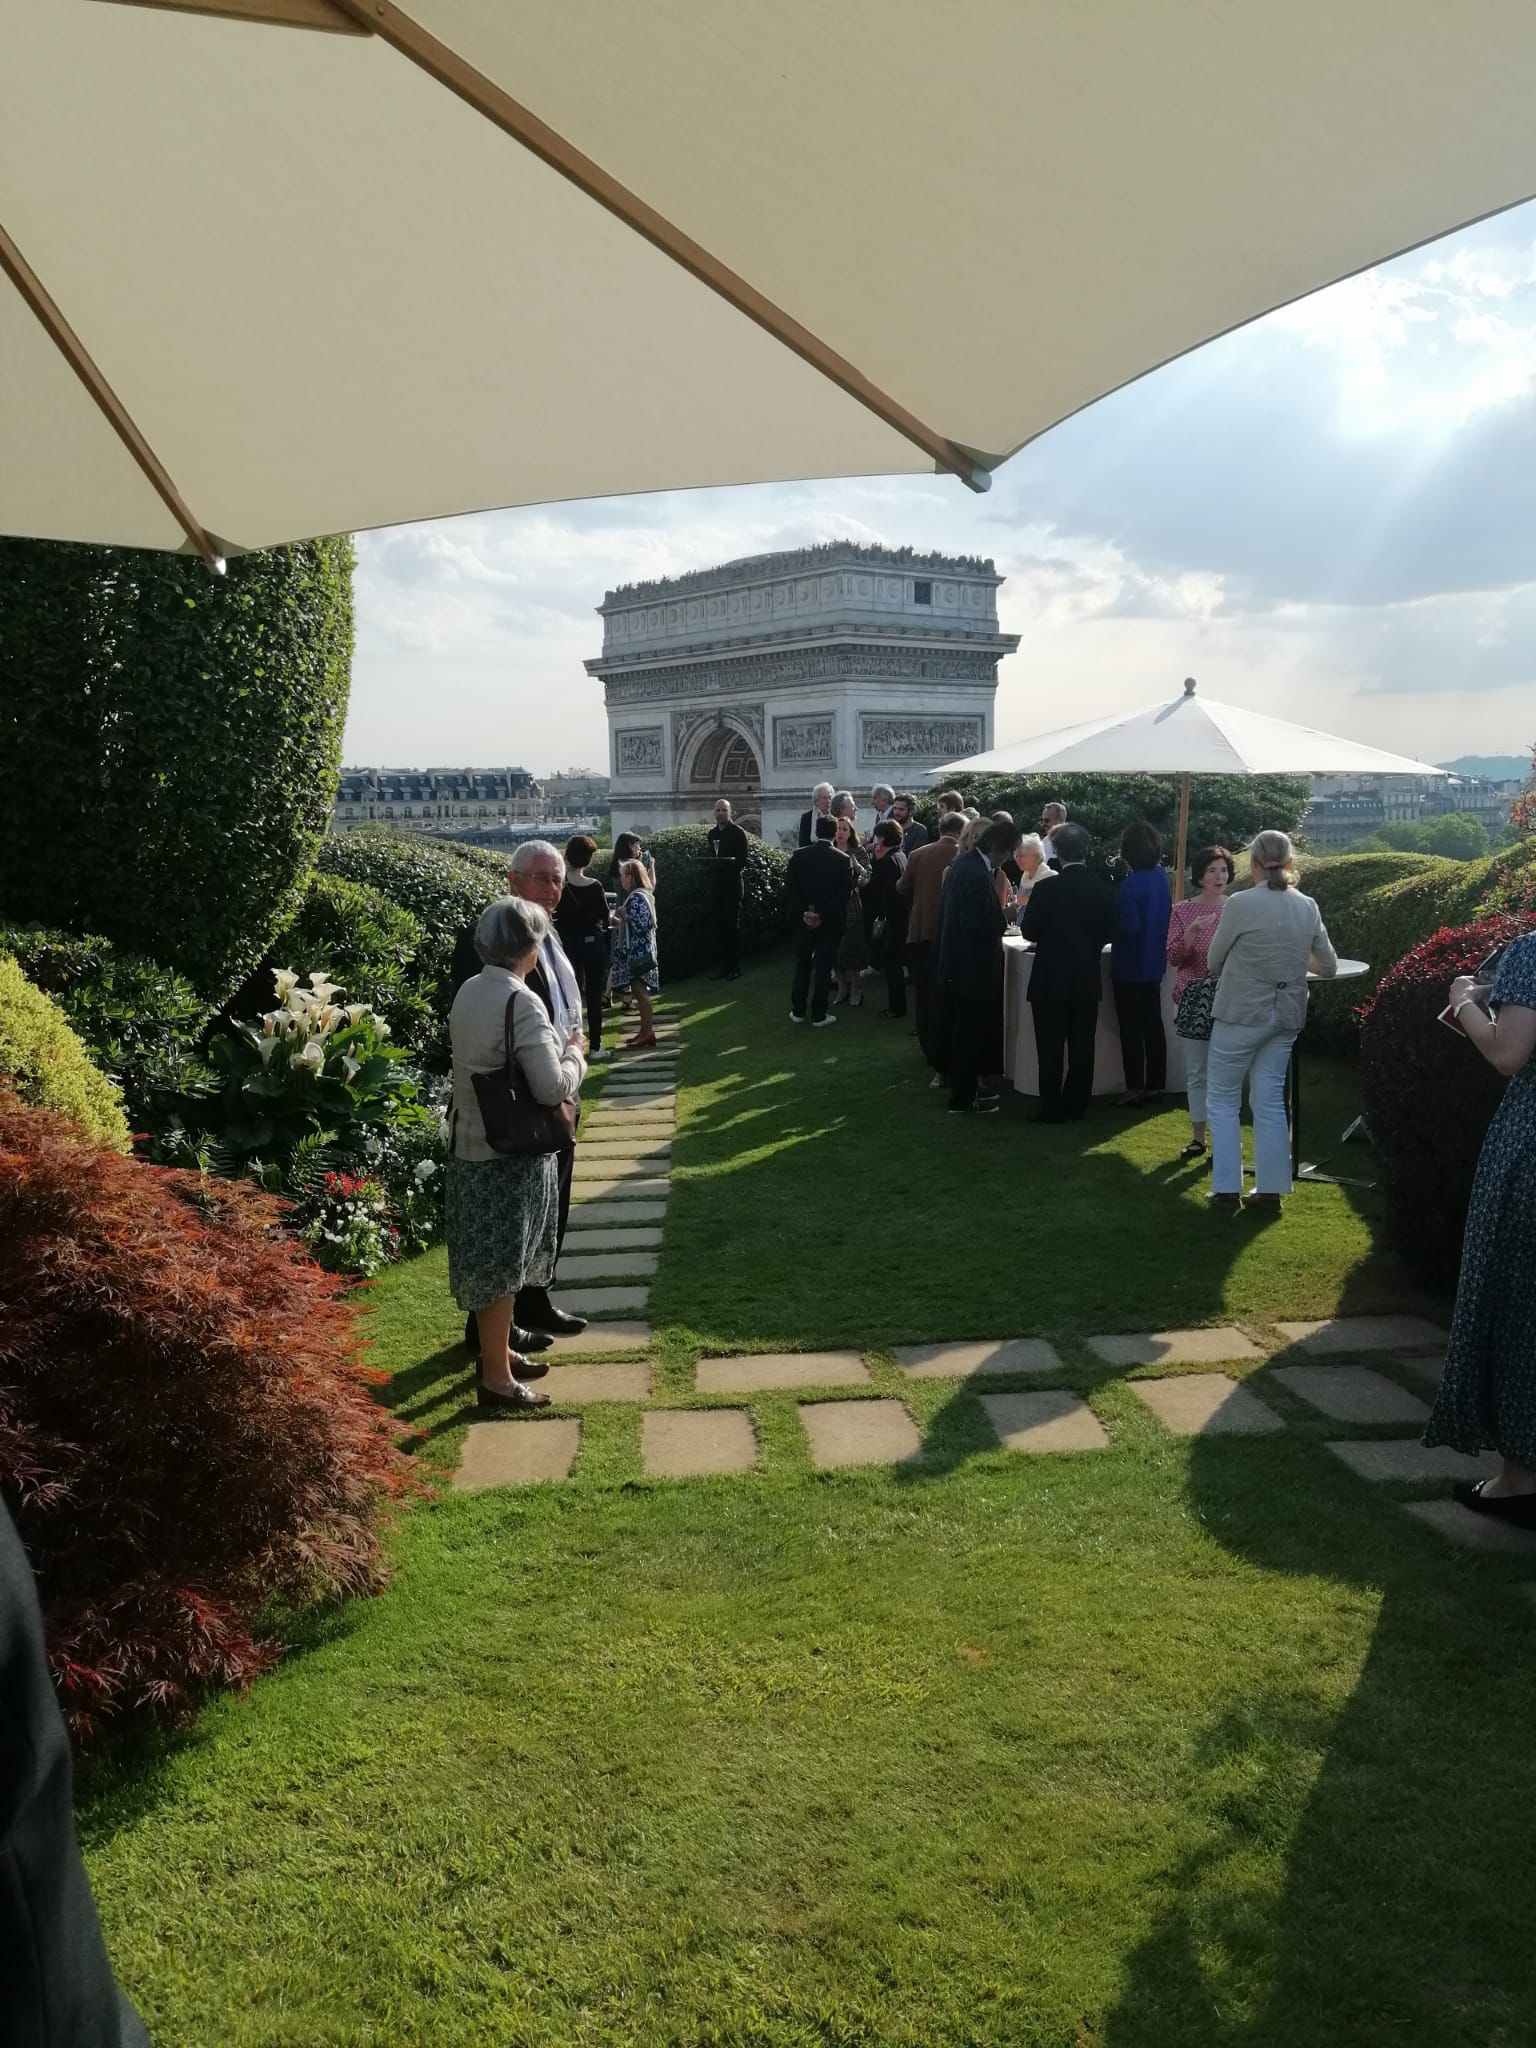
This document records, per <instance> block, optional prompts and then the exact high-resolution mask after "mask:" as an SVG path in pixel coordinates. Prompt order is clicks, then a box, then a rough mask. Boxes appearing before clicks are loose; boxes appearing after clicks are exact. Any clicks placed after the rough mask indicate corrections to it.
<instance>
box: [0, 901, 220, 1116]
mask: <svg viewBox="0 0 1536 2048" xmlns="http://www.w3.org/2000/svg"><path fill="white" fill-rule="evenodd" d="M0 953H8V954H10V955H11V957H12V958H13V959H15V960H16V961H17V963H18V964H19V966H20V968H21V971H22V973H23V974H25V976H26V977H27V979H28V981H30V982H31V983H32V985H33V987H34V988H40V989H41V990H42V991H43V993H44V994H45V995H48V996H51V997H52V998H53V1000H54V1001H55V1002H56V1003H57V1004H58V1006H59V1008H60V1009H61V1010H62V1011H63V1012H64V1015H65V1016H66V1017H67V1018H68V1020H69V1023H70V1025H71V1027H72V1028H73V1029H74V1030H75V1031H76V1032H78V1033H79V1035H80V1037H81V1039H82V1040H83V1041H84V1044H85V1049H86V1051H87V1053H88V1054H89V1055H90V1057H91V1059H92V1060H93V1061H94V1062H95V1064H96V1066H97V1067H99V1068H100V1070H101V1071H102V1073H104V1074H105V1075H106V1076H107V1077H108V1079H109V1080H111V1081H114V1082H116V1084H117V1086H118V1087H119V1088H120V1089H121V1090H122V1092H123V1098H124V1101H125V1102H126V1104H127V1108H128V1115H129V1116H130V1118H131V1119H132V1122H133V1128H134V1129H135V1130H160V1129H162V1128H163V1127H164V1125H165V1124H166V1122H167V1121H168V1119H169V1118H170V1116H171V1115H172V1114H173V1113H175V1114H180V1113H181V1111H182V1107H183V1105H184V1102H185V1100H186V1098H187V1097H189V1096H193V1095H198V1094H201V1093H202V1092H203V1091H204V1089H205V1088H207V1087H208V1086H209V1084H210V1082H211V1078H212V1077H211V1075H210V1073H209V1070H208V1068H207V1066H206V1065H205V1064H204V1061H203V1058H202V1043H203V1036H204V1032H205V1029H206V1027H207V1024H208V1018H209V1005H208V1003H207V1001H206V999H205V998H204V997H202V996H200V995H199V994H198V992H197V990H196V989H195V988H193V986H192V984H191V983H190V982H189V981H187V980H185V979H184V978H183V977H182V976H181V975H179V974H174V973H172V971H171V970H170V969H169V968H167V967H162V966H160V964H159V963H158V962H157V961H154V960H146V959H144V958H143V957H142V955H140V954H137V953H123V952H119V951H118V949H117V948H116V947H115V946H114V945H113V944H112V941H111V940H110V939H104V938H102V937H101V936H100V935H99V934H96V933H77V932H55V931H49V930H47V929H46V928H45V927H43V926H39V925H20V926H18V925H3V924H0Z"/></svg>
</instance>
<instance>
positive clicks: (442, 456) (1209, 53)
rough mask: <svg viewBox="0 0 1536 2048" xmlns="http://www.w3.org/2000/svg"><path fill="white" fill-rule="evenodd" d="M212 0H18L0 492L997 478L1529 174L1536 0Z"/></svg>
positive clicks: (279, 525) (207, 543) (386, 510)
mask: <svg viewBox="0 0 1536 2048" xmlns="http://www.w3.org/2000/svg"><path fill="white" fill-rule="evenodd" d="M201 4H202V7H203V8H204V9H206V10H207V12H196V11H190V10H189V9H188V8H186V7H185V6H183V5H182V4H180V0H163V4H162V6H161V7H160V8H159V9H153V8H151V7H148V6H142V5H136V4H117V0H0V270H3V271H4V272H5V273H6V275H5V276H0V531H4V532H9V533H17V534H34V535H41V536H51V537H55V538H67V539H81V540H98V541H114V542H127V543H138V544H142V545H146V546H151V547H167V548H174V547H179V546H186V545H195V546H198V547H200V548H202V549H204V550H205V551H206V552H213V551H225V552H228V551H232V550H238V549H245V548H251V547H259V546H264V545H267V544H270V543H272V542H275V541H280V540H285V539H291V538H295V537H298V536H301V535H307V534H314V533H321V532H329V531H338V530H345V529H355V528H365V527H372V526H381V525H388V524H391V523H394V522H397V521H402V520H414V519H424V518H430V517H433V516H436V515H439V514H445V513H451V512H460V511H467V510H473V509H479V508H485V507H490V506H498V505H513V504H525V503H530V502H534V501H537V500H544V499H557V498H571V497H580V496H588V495H596V494H606V493H614V492H625V491H641V490H657V489H663V488H669V487H674V486H680V485H697V484H720V483H733V482H746V481H757V480H769V479H776V478H778V479H782V478H791V477H801V476H826V475H845V474H873V473H893V472H902V471H919V470H932V469H934V468H935V467H938V468H941V469H952V470H954V471H956V472H957V473H959V474H962V475H964V476H965V478H966V480H967V481H970V482H972V483H974V484H977V485H980V484H983V483H984V482H985V479H986V475H987V473H988V472H989V471H990V470H991V469H992V468H993V467H994V466H995V465H996V464H997V463H998V462H1000V461H1002V460H1003V459H1004V458H1005V457H1006V456H1007V455H1008V454H1010V453H1011V452H1012V451H1013V450H1015V449H1017V448H1018V447H1020V446H1021V445H1022V444H1023V443H1024V442H1026V441H1028V440H1029V439H1031V438H1032V437H1033V436H1034V435H1036V434H1038V433H1040V432H1042V431H1043V430H1044V429H1045V428H1047V427H1049V426H1050V425H1052V424H1053V423H1054V422H1055V421H1058V420H1060V419H1062V418H1064V417H1065V416H1066V415H1067V414H1069V413H1071V412H1074V411H1075V410H1077V409H1078V408H1080V407H1081V406H1084V405H1087V404H1089V403H1091V402H1092V401H1093V400H1094V399H1095V398H1098V397H1099V396H1101V395H1102V394H1103V393H1105V392H1107V391H1109V390H1112V389H1113V388H1114V387H1116V386H1117V385H1120V384H1123V383H1125V382H1126V381H1127V380H1128V379H1130V378H1133V377H1136V376H1138V375H1140V374H1141V373H1142V372H1144V371H1146V370H1148V369H1150V368H1152V367H1153V366H1155V365H1156V364H1158V363H1160V362H1163V361H1165V360H1167V359H1168V358H1169V357H1171V356H1173V355H1176V354H1178V353H1180V352H1181V351H1183V350H1185V349H1188V348H1191V347H1194V346H1195V345H1197V344H1198V343H1200V342H1202V341H1204V340H1206V339H1208V338H1209V337H1211V336H1212V335H1215V334H1218V333H1220V332H1222V331H1223V330H1224V329H1227V328H1230V327H1232V326H1234V325H1236V324H1238V323H1240V322H1242V321H1246V320H1250V319H1252V318H1254V317H1255V316H1256V315H1258V314H1260V313H1263V312H1265V311H1266V310H1268V309H1269V308H1271V307H1274V306H1277V305H1280V304H1282V303H1284V302H1285V301H1287V300H1290V299H1293V298H1295V297H1297V296H1298V295H1300V294H1302V293H1305V292H1308V291H1311V290H1313V289H1314V288H1316V287H1317V286H1320V285H1323V284H1326V283H1328V282H1329V281H1331V280H1333V279H1336V278H1338V277H1341V276H1343V275H1345V274H1346V273H1348V272H1351V271H1354V270H1357V269H1359V268H1361V267H1362V266H1364V265H1367V264H1370V263H1373V262H1376V261H1378V260H1380V259H1381V258H1383V257H1386V256H1388V255H1390V254H1392V253H1394V252H1396V251H1399V250H1401V249H1403V248H1405V247H1407V246H1410V245H1412V244H1414V243H1417V242H1419V241H1422V240H1424V239H1426V238H1429V237H1432V236H1434V235H1437V234H1440V233H1443V232H1445V231H1446V230H1448V229H1451V228H1453V227H1455V226H1457V225H1459V224H1461V223H1463V222H1466V221H1468V220H1471V219H1474V218H1476V217H1478V216H1480V215H1483V214H1486V213H1488V212H1490V211H1493V210H1495V209H1498V208H1501V207H1505V206H1508V205H1510V204H1512V203H1514V202H1516V201H1518V200H1521V199H1524V198H1526V197H1527V196H1529V195H1530V194H1531V193H1533V192H1536V127H1533V125H1532V123H1531V120H1530V112H1529V110H1530V107H1531V104H1532V102H1533V98H1536V7H1532V6H1531V5H1530V4H1529V0H1461V4H1460V5H1458V6H1456V7H1448V6H1446V5H1445V4H1444V0H1348V4H1347V5H1340V4H1339V0H1287V4H1286V5H1285V6H1283V7H1276V6H1264V5H1259V4H1253V5H1249V4H1246V0H948V4H946V5H945V6H942V7H936V6H934V5H932V4H931V0H408V4H407V5H406V6H404V7H401V8H397V7H395V6H394V5H393V4H392V0H201ZM253 12H255V13H262V12H265V13H271V14H280V15H281V14H286V15H290V16H293V17H295V18H297V19H304V18H308V19H309V20H311V21H314V22H321V23H325V24H327V25H329V26H331V27H343V28H345V27H352V28H357V27H359V26H366V27H369V28H371V29H372V30H373V31H376V32H374V33H367V34H351V33H338V34H326V33H315V32H311V30H310V29H308V28H304V27H299V26H293V25H287V26H284V25H279V24H277V23H266V22H256V21H251V20H246V19H239V18H228V17H229V16H231V15H234V16H238V15H240V14H241V13H246V14H249V13H253ZM220 17H224V18H220Z"/></svg>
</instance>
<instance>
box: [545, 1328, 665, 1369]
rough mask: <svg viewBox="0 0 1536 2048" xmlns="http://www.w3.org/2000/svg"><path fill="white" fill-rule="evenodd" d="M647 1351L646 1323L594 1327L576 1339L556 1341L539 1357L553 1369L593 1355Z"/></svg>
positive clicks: (648, 1333)
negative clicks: (599, 1352)
mask: <svg viewBox="0 0 1536 2048" xmlns="http://www.w3.org/2000/svg"><path fill="white" fill-rule="evenodd" d="M650 1348H651V1326H650V1324H649V1323H593V1324H592V1325H591V1327H590V1328H589V1329H585V1330H583V1331H582V1333H581V1335H580V1336H579V1337H557V1338H556V1339H555V1341H554V1343H553V1344H552V1345H551V1347H550V1349H549V1350H548V1351H545V1352H541V1353H540V1356H541V1357H543V1358H547V1359H548V1360H549V1363H550V1367H551V1369H553V1368H554V1367H555V1366H557V1365H563V1364H564V1363H565V1361H566V1359H568V1358H578V1357H581V1356H584V1355H585V1354H587V1353H589V1352H593V1351H649V1350H650Z"/></svg>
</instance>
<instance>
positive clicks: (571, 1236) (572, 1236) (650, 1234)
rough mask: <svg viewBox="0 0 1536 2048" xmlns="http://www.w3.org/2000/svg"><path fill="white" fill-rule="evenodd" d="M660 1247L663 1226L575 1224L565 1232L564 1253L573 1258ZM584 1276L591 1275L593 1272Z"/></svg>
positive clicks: (651, 1250) (648, 1250) (659, 1248)
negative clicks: (617, 1227) (610, 1227)
mask: <svg viewBox="0 0 1536 2048" xmlns="http://www.w3.org/2000/svg"><path fill="white" fill-rule="evenodd" d="M583 1213H585V1212H583ZM660 1250H661V1232H660V1231H659V1230H578V1229H576V1227H575V1226H574V1225H572V1227H571V1228H570V1229H569V1230H568V1231H567V1232H566V1233H565V1250H564V1252H563V1253H562V1255H561V1256H562V1257H563V1258H564V1259H566V1260H567V1261H569V1260H570V1259H572V1258H604V1257H607V1258H613V1257H616V1256H617V1255H618V1254H619V1253H620V1252H657V1251H660ZM652 1270H654V1269H652ZM582 1277H583V1278H587V1279H590V1277H591V1275H590V1274H586V1275H583V1276H582Z"/></svg>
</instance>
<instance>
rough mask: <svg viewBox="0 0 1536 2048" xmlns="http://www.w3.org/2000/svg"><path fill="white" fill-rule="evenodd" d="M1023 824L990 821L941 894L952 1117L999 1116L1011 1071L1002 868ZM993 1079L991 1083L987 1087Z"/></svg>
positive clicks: (941, 970)
mask: <svg viewBox="0 0 1536 2048" xmlns="http://www.w3.org/2000/svg"><path fill="white" fill-rule="evenodd" d="M1019 838H1020V833H1019V828H1018V826H1017V825H1007V824H1001V823H999V824H993V825H989V826H988V827H987V829H986V831H985V832H983V833H982V835H981V838H980V839H979V840H978V842H977V844H976V845H975V846H974V847H973V848H972V850H971V851H970V852H969V853H962V854H958V855H957V856H956V857H955V859H954V861H953V862H952V863H951V865H950V869H949V872H948V874H947V875H946V876H945V877H944V887H943V890H942V891H941V894H940V910H939V932H938V939H937V948H938V955H937V957H938V966H937V971H936V973H935V976H934V979H935V981H936V983H937V984H938V987H939V988H940V990H941V991H942V994H943V1008H944V1020H945V1030H944V1041H945V1062H944V1064H945V1070H946V1072H947V1073H948V1076H949V1113H950V1115H951V1116H993V1115H995V1114H996V1113H997V1111H998V1109H999V1108H1000V1107H1001V1103H1000V1101H999V1098H998V1093H997V1089H996V1087H995V1086H994V1085H993V1077H994V1076H996V1075H998V1074H1000V1073H1001V1072H1002V1070H1003V931H1004V929H1005V925H1006V920H1005V918H1004V916H1003V906H1002V903H1001V902H1000V900H999V898H998V893H997V870H998V868H999V866H1000V865H1001V864H1002V862H1003V861H1005V860H1006V859H1007V858H1008V856H1009V854H1011V853H1012V852H1013V850H1014V848H1015V847H1016V846H1017V845H1018V843H1019ZM984 1076H985V1077H986V1078H987V1087H986V1088H985V1089H982V1088H981V1086H980V1084H981V1081H982V1078H983V1077H984Z"/></svg>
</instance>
